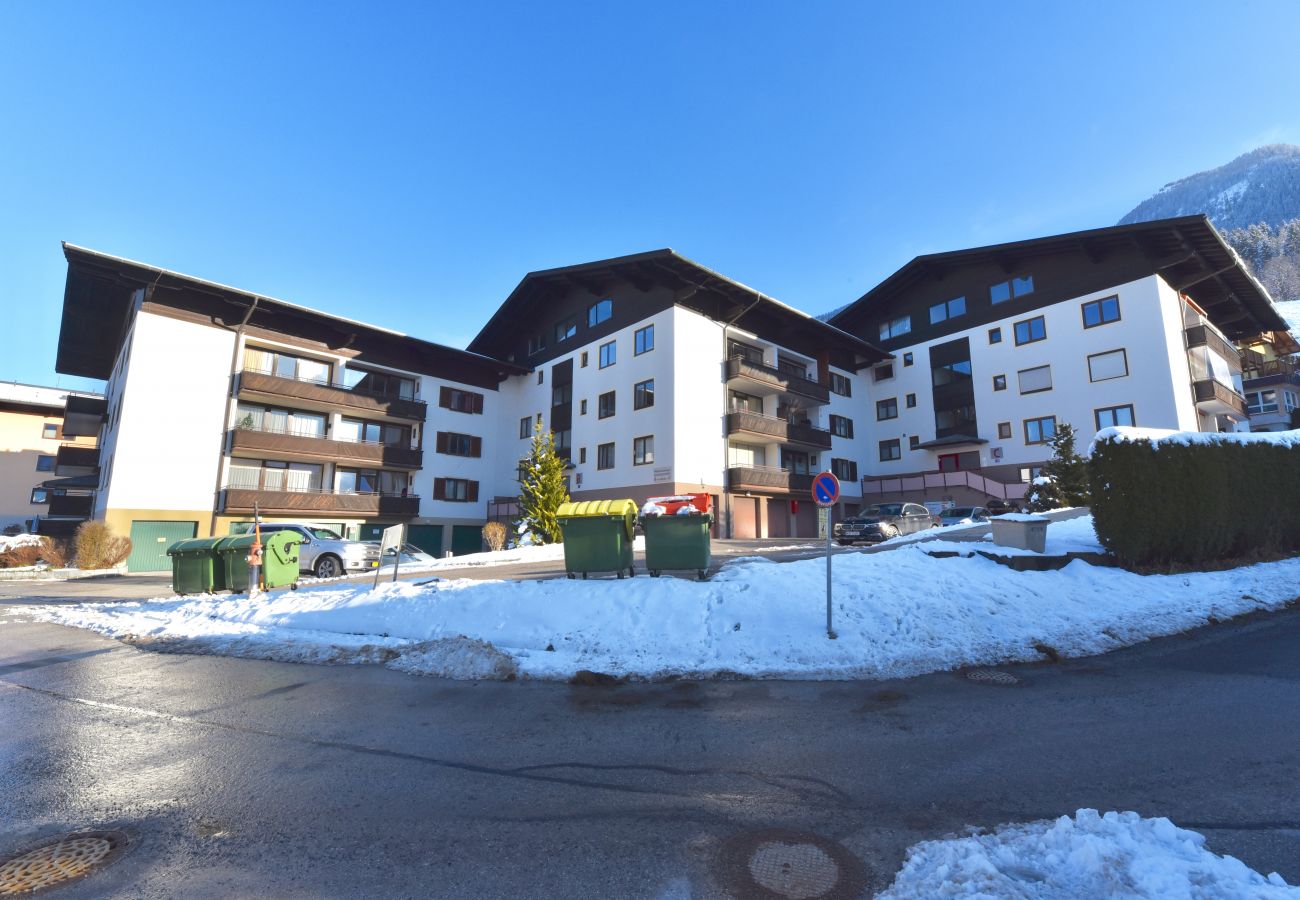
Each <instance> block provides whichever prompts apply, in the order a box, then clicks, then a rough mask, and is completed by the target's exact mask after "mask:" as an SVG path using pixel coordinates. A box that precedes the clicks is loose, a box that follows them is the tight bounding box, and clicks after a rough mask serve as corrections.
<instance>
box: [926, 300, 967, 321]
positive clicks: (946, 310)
mask: <svg viewBox="0 0 1300 900" xmlns="http://www.w3.org/2000/svg"><path fill="white" fill-rule="evenodd" d="M964 315H966V298H965V297H954V298H953V299H951V300H945V301H944V302H943V303H936V304H935V305H934V306H931V307H930V324H931V325H938V324H939V323H940V322H946V321H948V320H949V319H955V318H957V316H964Z"/></svg>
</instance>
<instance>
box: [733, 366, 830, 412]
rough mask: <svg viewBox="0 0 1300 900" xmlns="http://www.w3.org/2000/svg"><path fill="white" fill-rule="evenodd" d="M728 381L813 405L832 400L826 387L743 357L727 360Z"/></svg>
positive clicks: (762, 392)
mask: <svg viewBox="0 0 1300 900" xmlns="http://www.w3.org/2000/svg"><path fill="white" fill-rule="evenodd" d="M727 381H728V382H731V381H740V382H743V383H744V384H745V385H748V386H749V387H750V388H751V390H752V389H753V388H758V393H760V394H772V393H781V394H789V395H791V396H793V397H800V398H802V399H804V400H811V401H812V402H813V403H829V402H830V400H831V392H830V388H828V387H826V386H825V385H823V384H818V383H817V382H815V381H812V380H811V379H808V378H804V377H802V376H800V375H796V374H794V373H793V372H783V371H781V370H780V369H774V368H772V367H771V366H767V365H763V364H762V363H756V362H753V361H752V360H749V359H746V358H745V357H743V356H733V357H731V359H729V360H727Z"/></svg>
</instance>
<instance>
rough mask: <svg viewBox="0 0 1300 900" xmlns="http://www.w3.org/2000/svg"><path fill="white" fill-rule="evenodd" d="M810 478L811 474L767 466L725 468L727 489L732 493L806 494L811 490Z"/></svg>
mask: <svg viewBox="0 0 1300 900" xmlns="http://www.w3.org/2000/svg"><path fill="white" fill-rule="evenodd" d="M812 480H813V476H811V475H799V474H796V473H794V472H791V471H789V470H788V469H774V468H771V467H768V466H738V467H733V468H730V469H728V470H727V490H729V491H731V492H732V493H739V492H746V491H748V492H753V493H759V494H788V493H804V494H806V493H808V492H809V491H811V490H812Z"/></svg>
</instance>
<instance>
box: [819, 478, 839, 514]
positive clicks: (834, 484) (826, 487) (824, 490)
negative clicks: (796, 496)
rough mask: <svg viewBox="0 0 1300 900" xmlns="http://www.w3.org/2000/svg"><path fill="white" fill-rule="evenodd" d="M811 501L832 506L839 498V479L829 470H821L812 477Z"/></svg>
mask: <svg viewBox="0 0 1300 900" xmlns="http://www.w3.org/2000/svg"><path fill="white" fill-rule="evenodd" d="M812 496H813V502H814V503H816V504H817V505H818V506H834V505H835V501H836V500H838V499H840V480H839V479H838V478H836V477H835V476H834V475H833V474H832V473H830V472H822V473H820V474H818V476H817V477H816V478H814V479H813V483H812Z"/></svg>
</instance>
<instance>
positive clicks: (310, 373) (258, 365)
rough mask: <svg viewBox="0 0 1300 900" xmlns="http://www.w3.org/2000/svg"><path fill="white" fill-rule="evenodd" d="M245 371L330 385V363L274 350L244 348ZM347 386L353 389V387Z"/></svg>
mask: <svg viewBox="0 0 1300 900" xmlns="http://www.w3.org/2000/svg"><path fill="white" fill-rule="evenodd" d="M244 370H245V371H249V372H261V373H262V374H264V375H275V376H278V377H280V378H292V379H293V380H294V381H310V382H314V383H316V384H329V383H330V366H329V363H325V362H320V361H319V360H315V359H304V358H302V357H299V356H290V355H289V354H287V353H277V352H276V351H274V350H259V349H258V348H256V347H245V348H244ZM347 386H348V387H352V385H347Z"/></svg>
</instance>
